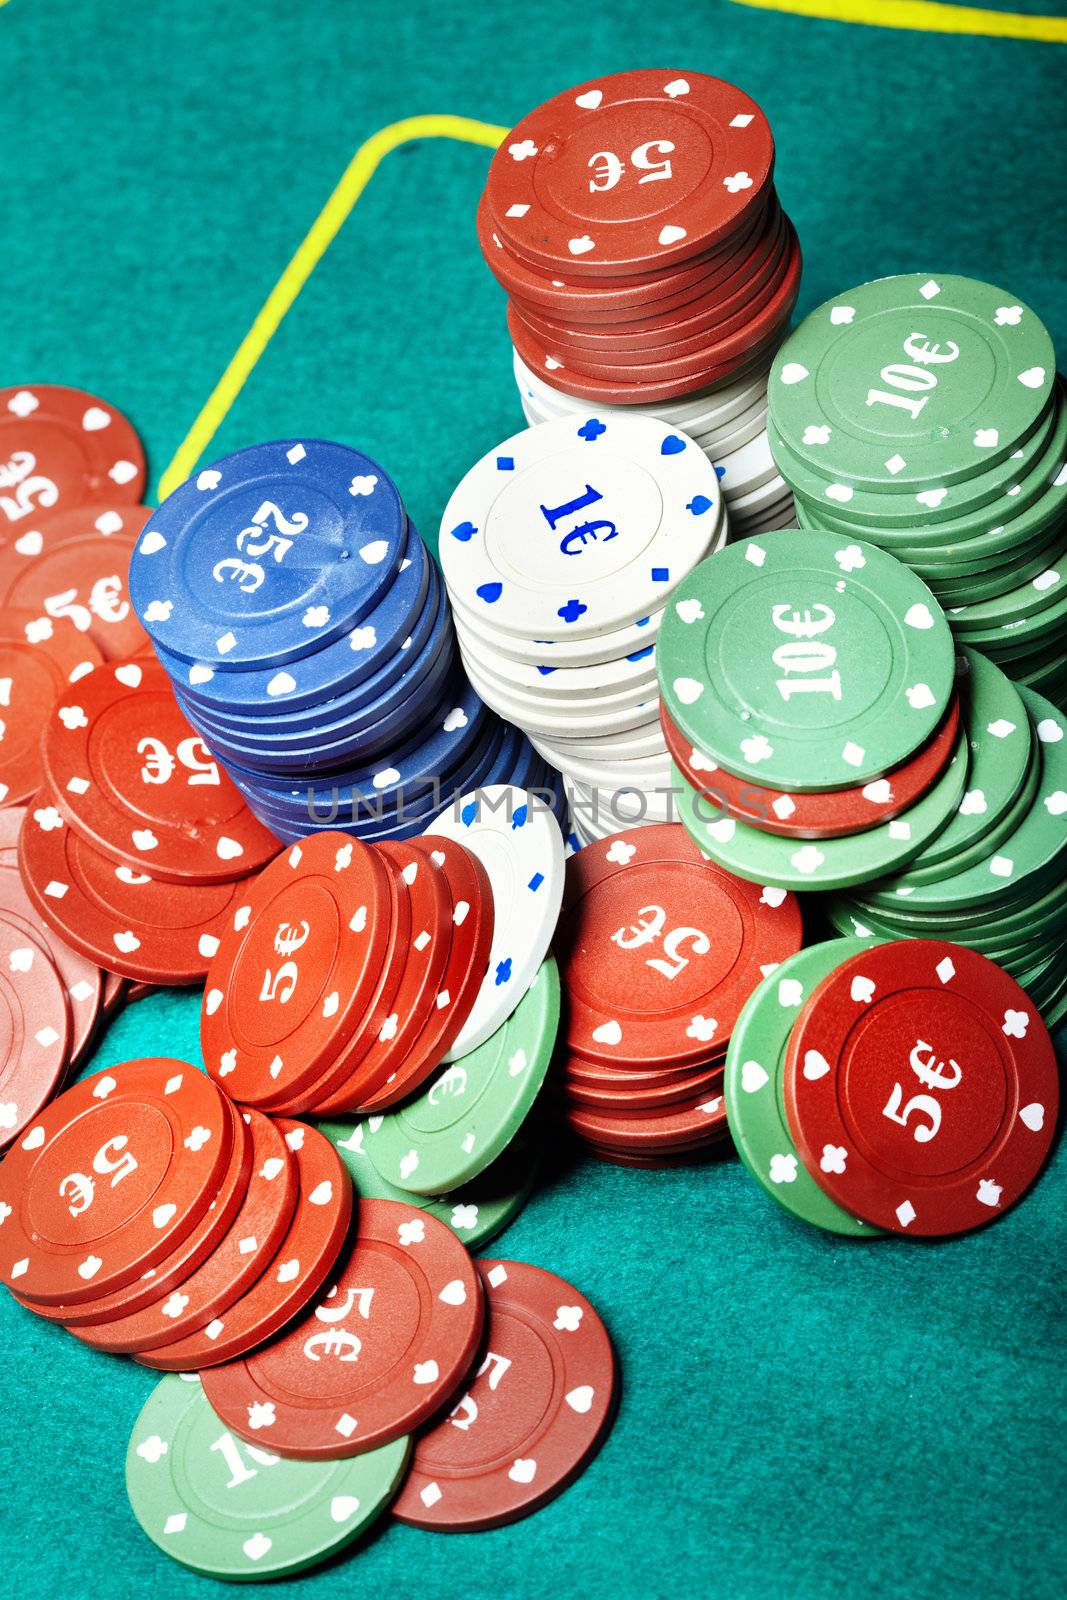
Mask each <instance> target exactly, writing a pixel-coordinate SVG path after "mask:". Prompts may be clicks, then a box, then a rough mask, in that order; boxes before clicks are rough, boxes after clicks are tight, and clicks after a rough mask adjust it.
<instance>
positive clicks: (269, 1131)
mask: <svg viewBox="0 0 1067 1600" xmlns="http://www.w3.org/2000/svg"><path fill="white" fill-rule="evenodd" d="M243 1121H244V1122H245V1124H246V1125H247V1128H248V1134H249V1137H248V1139H247V1140H246V1141H245V1145H246V1148H247V1149H248V1150H249V1152H250V1157H251V1159H250V1162H249V1163H248V1165H247V1167H246V1172H245V1179H246V1182H245V1186H244V1188H243V1196H242V1199H241V1205H240V1209H239V1210H238V1212H237V1215H236V1216H235V1217H234V1219H233V1221H232V1222H231V1223H230V1225H229V1227H228V1229H227V1230H226V1232H225V1234H224V1235H223V1237H222V1238H221V1239H220V1241H219V1242H218V1244H216V1246H215V1248H214V1249H213V1250H212V1252H211V1254H210V1255H209V1256H208V1257H207V1258H206V1260H204V1261H203V1262H201V1264H200V1265H199V1266H198V1267H197V1268H196V1269H195V1270H194V1271H192V1272H191V1273H190V1275H189V1276H188V1277H187V1278H183V1279H182V1280H181V1281H180V1282H179V1283H178V1284H177V1285H176V1286H175V1287H174V1288H173V1289H172V1290H171V1292H170V1294H167V1295H165V1296H164V1295H162V1294H159V1295H157V1296H156V1298H155V1299H154V1300H153V1301H152V1303H151V1305H149V1306H145V1307H144V1308H143V1309H141V1310H139V1311H134V1312H131V1313H129V1314H127V1315H126V1316H122V1317H117V1318H114V1319H109V1320H108V1321H107V1322H105V1323H103V1324H99V1325H95V1326H93V1327H87V1328H71V1329H70V1331H71V1332H72V1333H73V1334H75V1336H76V1337H77V1338H79V1339H80V1340H81V1341H82V1343H83V1344H87V1345H89V1346H91V1348H92V1349H94V1350H110V1351H112V1352H114V1353H115V1354H136V1353H137V1351H139V1350H151V1349H153V1348H154V1347H157V1346H162V1345H169V1344H173V1343H174V1341H175V1340H177V1339H181V1338H184V1337H185V1335H186V1334H190V1333H196V1332H197V1331H198V1330H199V1329H201V1328H204V1327H206V1326H207V1324H208V1323H209V1322H210V1321H211V1319H212V1318H213V1317H215V1316H217V1315H218V1314H219V1313H220V1312H222V1311H225V1310H226V1309H227V1308H228V1307H229V1306H231V1305H233V1303H234V1301H235V1300H238V1299H239V1298H240V1297H241V1295H242V1294H244V1292H245V1290H246V1289H250V1288H251V1287H252V1285H253V1283H254V1282H255V1281H256V1279H257V1278H258V1277H259V1275H260V1273H261V1272H262V1271H263V1269H264V1268H265V1267H267V1266H269V1264H270V1262H271V1261H272V1260H273V1258H274V1256H275V1255H276V1253H277V1251H278V1248H279V1246H280V1245H281V1242H282V1240H283V1239H284V1237H285V1235H286V1233H287V1232H288V1229H289V1224H290V1222H291V1221H292V1217H293V1212H294V1210H295V1208H296V1196H297V1190H298V1187H299V1184H298V1180H297V1173H296V1163H295V1161H294V1160H293V1158H292V1156H291V1154H290V1152H289V1150H288V1149H287V1147H286V1143H285V1137H284V1135H283V1134H282V1132H281V1130H280V1129H279V1128H277V1127H275V1125H274V1123H273V1122H271V1120H270V1119H269V1117H264V1116H262V1115H261V1114H260V1113H259V1112H258V1111H245V1112H244V1113H243Z"/></svg>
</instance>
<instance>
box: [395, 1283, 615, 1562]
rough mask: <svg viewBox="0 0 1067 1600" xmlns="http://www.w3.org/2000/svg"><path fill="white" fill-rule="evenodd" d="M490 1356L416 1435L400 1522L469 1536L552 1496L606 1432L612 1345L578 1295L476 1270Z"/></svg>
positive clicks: (563, 1287)
mask: <svg viewBox="0 0 1067 1600" xmlns="http://www.w3.org/2000/svg"><path fill="white" fill-rule="evenodd" d="M477 1265H478V1272H479V1275H480V1277H481V1280H482V1286H483V1288H484V1290H485V1299H486V1305H487V1308H488V1329H487V1345H488V1349H487V1351H486V1353H485V1356H484V1357H483V1360H482V1362H481V1363H480V1365H479V1366H478V1367H477V1368H476V1369H475V1371H474V1374H473V1378H472V1382H471V1384H470V1386H469V1388H468V1389H467V1392H466V1393H465V1394H464V1395H463V1397H462V1398H461V1399H460V1400H459V1401H458V1402H457V1403H456V1405H455V1406H454V1407H453V1408H452V1410H451V1412H450V1413H449V1415H448V1416H447V1417H445V1418H443V1419H442V1420H441V1421H439V1422H438V1423H437V1424H436V1425H435V1426H434V1427H432V1428H430V1429H429V1430H428V1431H427V1432H425V1433H423V1434H421V1435H420V1437H419V1438H418V1439H417V1440H416V1443H415V1452H414V1455H413V1457H412V1462H411V1471H410V1473H409V1474H408V1477H407V1479H406V1480H405V1482H404V1486H403V1488H402V1489H401V1491H400V1494H399V1495H398V1497H397V1499H396V1501H395V1503H394V1505H393V1515H394V1516H395V1517H396V1518H397V1519H398V1520H399V1521H400V1522H407V1523H410V1524H411V1525H412V1526H414V1527H418V1528H433V1529H438V1530H441V1531H453V1532H471V1531H473V1530H474V1529H477V1528H498V1527H501V1526H502V1525H503V1524H505V1523H509V1522H517V1521H518V1520H519V1518H520V1517H524V1516H528V1515H529V1514H530V1513H531V1512H532V1511H536V1510H537V1509H538V1507H540V1506H543V1505H545V1504H546V1503H547V1502H548V1501H549V1500H551V1499H553V1498H554V1497H555V1496H556V1495H557V1494H560V1493H561V1492H562V1491H563V1490H564V1489H565V1488H567V1486H568V1485H569V1484H571V1483H573V1482H574V1480H575V1478H576V1477H577V1476H578V1475H579V1473H580V1472H581V1471H582V1470H583V1469H584V1468H585V1467H586V1466H587V1465H588V1464H589V1462H590V1460H591V1459H592V1457H593V1455H594V1454H595V1452H596V1450H597V1449H598V1447H599V1446H600V1444H601V1443H602V1442H603V1439H604V1437H605V1435H606V1433H607V1431H608V1429H609V1427H610V1426H611V1422H612V1418H613V1416H614V1409H615V1389H616V1369H615V1356H614V1352H613V1350H612V1347H611V1340H610V1338H609V1336H608V1333H607V1330H606V1328H605V1327H604V1324H603V1322H602V1321H601V1319H600V1317H599V1316H598V1315H597V1313H596V1311H595V1310H594V1309H593V1307H592V1306H591V1305H590V1304H589V1301H588V1300H587V1299H586V1298H585V1296H584V1295H582V1294H579V1292H578V1290H577V1289H575V1288H574V1287H573V1286H572V1285H571V1284H569V1283H565V1282H564V1280H563V1279H562V1278H558V1277H556V1275H555V1274H554V1273H551V1272H545V1271H544V1270H543V1268H541V1267H534V1266H530V1265H528V1264H527V1263H526V1262H524V1261H479V1262H478V1264H477Z"/></svg>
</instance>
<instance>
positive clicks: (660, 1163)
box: [583, 1140, 733, 1172]
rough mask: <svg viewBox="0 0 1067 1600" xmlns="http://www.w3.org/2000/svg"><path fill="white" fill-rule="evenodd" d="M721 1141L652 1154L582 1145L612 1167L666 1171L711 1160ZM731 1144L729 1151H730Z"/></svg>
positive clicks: (718, 1152)
mask: <svg viewBox="0 0 1067 1600" xmlns="http://www.w3.org/2000/svg"><path fill="white" fill-rule="evenodd" d="M722 1142H723V1141H721V1140H720V1141H718V1143H715V1144H699V1145H693V1146H692V1147H691V1148H690V1149H684V1150H683V1149H678V1148H675V1149H672V1150H662V1151H659V1152H657V1153H655V1154H653V1155H648V1156H644V1155H638V1154H637V1153H636V1152H634V1151H629V1150H613V1149H612V1148H611V1147H610V1145H594V1144H589V1143H586V1144H584V1145H583V1149H584V1150H585V1152H586V1154H587V1155H590V1156H592V1157H593V1158H594V1160H596V1161H604V1162H606V1163H607V1164H608V1165H609V1166H612V1167H643V1168H645V1169H646V1170H647V1171H650V1172H666V1171H667V1170H668V1169H669V1168H671V1167H692V1166H694V1165H699V1164H701V1163H706V1162H708V1161H713V1160H715V1159H716V1157H718V1156H719V1155H721V1153H722V1152H721V1145H722ZM732 1148H733V1147H732V1146H731V1152H732Z"/></svg>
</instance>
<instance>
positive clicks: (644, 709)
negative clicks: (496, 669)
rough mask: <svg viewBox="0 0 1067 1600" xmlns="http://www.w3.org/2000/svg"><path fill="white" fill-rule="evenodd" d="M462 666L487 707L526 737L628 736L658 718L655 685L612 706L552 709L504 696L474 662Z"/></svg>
mask: <svg viewBox="0 0 1067 1600" xmlns="http://www.w3.org/2000/svg"><path fill="white" fill-rule="evenodd" d="M463 665H464V668H465V670H466V673H467V676H468V677H469V679H470V681H471V683H472V684H473V686H474V688H475V689H476V690H477V692H478V694H479V695H480V697H481V698H482V699H483V700H484V701H485V703H486V705H487V706H489V707H490V708H491V709H492V710H493V711H495V712H496V713H497V715H498V716H501V717H503V718H504V719H505V721H507V722H514V723H516V724H517V726H518V727H520V728H522V730H523V732H524V733H527V734H539V733H542V734H547V735H548V737H549V738H551V737H552V736H553V735H556V736H559V735H563V737H565V738H566V737H568V736H569V737H575V736H577V735H579V734H588V735H589V736H590V737H592V738H598V737H601V736H604V735H607V734H611V733H627V732H628V731H629V730H630V729H631V728H637V727H640V726H641V724H642V723H645V722H648V721H649V720H650V718H651V717H653V716H655V715H656V714H657V707H658V703H659V691H658V689H657V688H656V685H655V684H652V685H651V687H649V688H648V689H639V690H635V691H634V693H633V695H632V697H630V698H628V699H625V700H622V701H618V702H615V703H614V704H611V705H606V704H605V703H604V702H603V700H602V699H594V700H591V701H590V702H588V703H584V702H577V703H574V702H568V703H567V704H566V705H565V706H559V705H555V706H553V705H552V704H551V703H550V702H548V701H542V702H541V703H540V704H538V703H536V702H535V701H533V699H532V698H531V699H530V700H528V701H524V700H521V699H520V698H519V697H518V696H514V695H505V694H502V693H501V692H500V690H499V689H498V688H496V687H495V686H494V685H493V683H492V682H490V681H489V680H488V679H486V678H483V677H482V675H481V673H480V672H479V671H478V670H477V668H476V667H475V666H474V663H473V662H472V661H470V660H466V659H465V660H464V663H463Z"/></svg>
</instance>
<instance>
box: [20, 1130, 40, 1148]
mask: <svg viewBox="0 0 1067 1600" xmlns="http://www.w3.org/2000/svg"><path fill="white" fill-rule="evenodd" d="M43 1144H44V1129H43V1128H31V1129H30V1131H29V1133H28V1134H27V1135H26V1137H25V1139H23V1141H22V1148H23V1149H24V1150H39V1149H40V1148H41V1146H42V1145H43Z"/></svg>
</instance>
